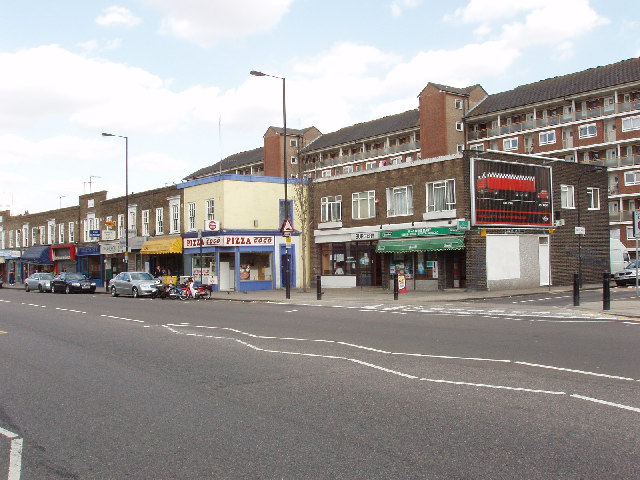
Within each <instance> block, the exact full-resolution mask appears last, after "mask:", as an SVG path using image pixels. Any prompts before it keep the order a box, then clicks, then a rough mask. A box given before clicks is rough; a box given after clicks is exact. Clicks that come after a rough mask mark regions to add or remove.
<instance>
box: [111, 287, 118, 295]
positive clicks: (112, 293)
mask: <svg viewBox="0 0 640 480" xmlns="http://www.w3.org/2000/svg"><path fill="white" fill-rule="evenodd" d="M111 296H112V297H117V296H118V292H116V287H115V286H112V287H111Z"/></svg>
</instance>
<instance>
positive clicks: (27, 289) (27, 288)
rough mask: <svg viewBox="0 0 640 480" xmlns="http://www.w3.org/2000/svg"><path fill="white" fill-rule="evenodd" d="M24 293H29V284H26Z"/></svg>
mask: <svg viewBox="0 0 640 480" xmlns="http://www.w3.org/2000/svg"><path fill="white" fill-rule="evenodd" d="M24 291H25V292H28V291H29V285H28V284H26V283H25V284H24Z"/></svg>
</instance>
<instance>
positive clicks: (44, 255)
mask: <svg viewBox="0 0 640 480" xmlns="http://www.w3.org/2000/svg"><path fill="white" fill-rule="evenodd" d="M50 251H51V249H50V247H49V245H40V246H37V247H29V248H27V249H26V250H25V251H24V252H22V261H23V262H25V263H34V264H36V265H53V262H52V261H51V253H50Z"/></svg>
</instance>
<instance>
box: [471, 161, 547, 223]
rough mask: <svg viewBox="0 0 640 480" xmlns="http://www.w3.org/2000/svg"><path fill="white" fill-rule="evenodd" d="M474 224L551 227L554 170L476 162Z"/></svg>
mask: <svg viewBox="0 0 640 480" xmlns="http://www.w3.org/2000/svg"><path fill="white" fill-rule="evenodd" d="M473 162H474V163H473V174H472V175H473V182H472V185H473V187H474V191H473V194H474V195H473V196H474V204H473V206H474V209H473V223H474V225H488V226H489V225H509V226H523V227H551V226H552V225H553V218H552V214H551V212H552V205H551V195H550V193H549V192H551V169H550V168H549V167H542V166H538V165H529V164H522V163H514V162H503V161H497V160H484V159H482V160H481V159H474V160H473Z"/></svg>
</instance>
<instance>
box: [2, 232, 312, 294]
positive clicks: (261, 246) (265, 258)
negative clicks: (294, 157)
mask: <svg viewBox="0 0 640 480" xmlns="http://www.w3.org/2000/svg"><path fill="white" fill-rule="evenodd" d="M128 247H129V252H126V247H125V241H124V239H121V240H117V241H109V242H96V245H88V246H78V245H73V244H67V245H40V246H33V247H29V248H25V249H24V250H22V251H21V250H0V276H1V278H2V279H3V280H4V281H6V282H8V283H11V281H13V282H15V283H23V282H24V279H26V278H27V277H28V276H29V275H31V274H32V273H34V272H52V273H54V274H57V273H60V272H63V271H67V272H80V273H83V274H85V275H86V276H87V277H89V278H91V279H92V280H93V281H95V282H96V284H97V285H98V286H99V287H105V286H106V285H107V284H108V281H109V280H110V279H111V278H113V277H114V276H116V275H117V274H118V273H120V272H122V271H125V270H126V269H127V263H128V270H130V271H146V272H149V273H152V274H154V275H156V276H162V277H163V278H164V280H165V281H167V282H172V283H174V282H178V281H181V280H182V279H183V278H184V277H193V278H194V280H196V281H198V282H202V283H203V284H208V285H211V286H212V287H213V289H214V290H220V291H234V290H238V291H252V290H271V289H276V288H280V287H282V286H284V278H285V275H284V265H285V258H286V255H287V254H288V255H289V258H290V272H291V274H290V275H291V277H290V278H291V285H292V286H294V287H295V286H296V285H297V284H298V283H299V282H300V279H299V278H298V277H299V270H300V269H299V268H298V267H297V266H298V264H299V258H298V255H299V252H300V248H299V235H296V234H294V235H292V236H290V237H283V236H282V235H281V234H280V232H277V231H273V230H265V231H256V230H251V231H250V232H247V231H224V232H201V234H200V235H198V234H197V233H195V232H194V233H187V234H183V235H174V236H162V237H146V238H145V237H130V238H129V239H128Z"/></svg>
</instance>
